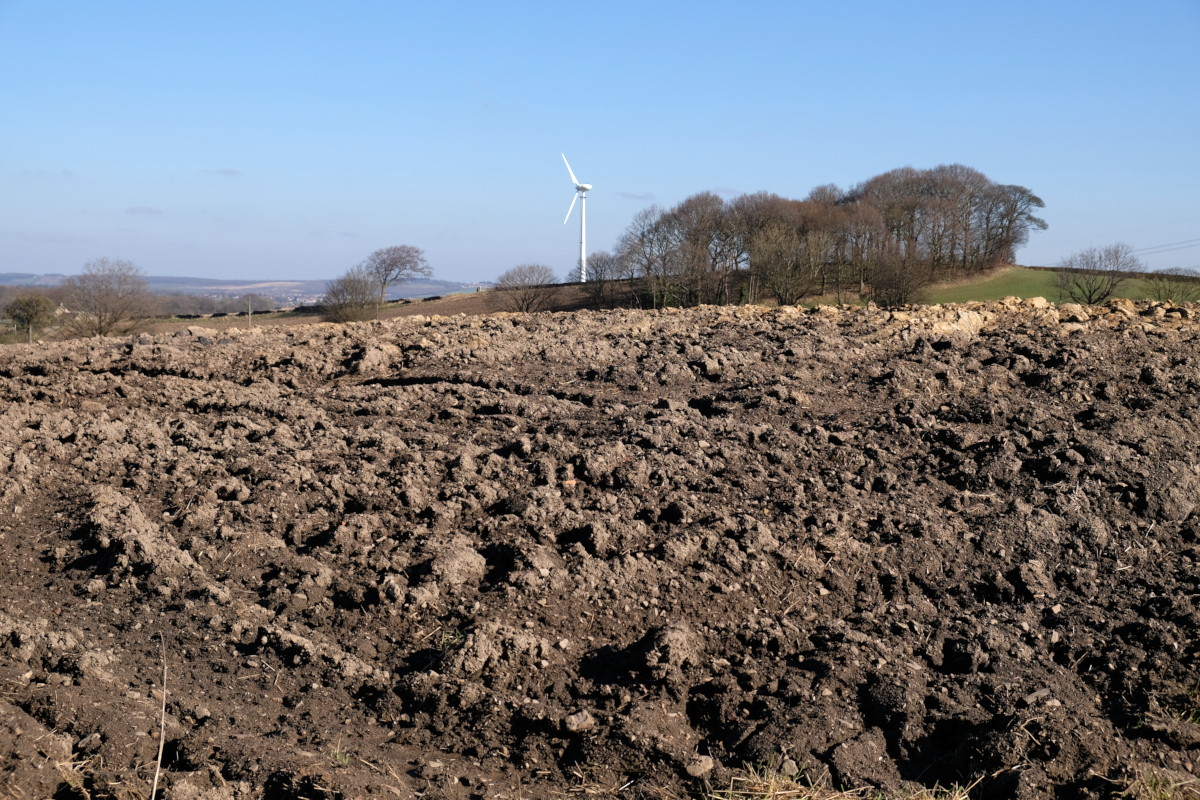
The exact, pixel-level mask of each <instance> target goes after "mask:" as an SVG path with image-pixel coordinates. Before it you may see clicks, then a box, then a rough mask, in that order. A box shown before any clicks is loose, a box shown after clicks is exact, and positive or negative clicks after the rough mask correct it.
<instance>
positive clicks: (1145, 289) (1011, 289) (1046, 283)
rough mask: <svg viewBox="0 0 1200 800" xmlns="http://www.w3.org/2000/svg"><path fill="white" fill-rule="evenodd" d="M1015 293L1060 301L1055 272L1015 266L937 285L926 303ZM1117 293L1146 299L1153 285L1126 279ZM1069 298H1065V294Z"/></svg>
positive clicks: (1014, 295) (992, 298)
mask: <svg viewBox="0 0 1200 800" xmlns="http://www.w3.org/2000/svg"><path fill="white" fill-rule="evenodd" d="M1010 295H1011V296H1013V297H1021V298H1025V297H1044V298H1046V299H1047V300H1049V301H1050V302H1052V303H1054V302H1058V300H1059V297H1058V281H1057V278H1056V276H1055V274H1054V273H1053V272H1049V271H1046V270H1038V269H1026V268H1025V267H1014V268H1013V269H1011V270H1009V271H1008V272H1005V273H1004V274H1003V275H999V276H997V277H995V278H991V279H990V280H985V281H980V282H979V283H964V284H961V285H959V286H949V287H944V288H939V287H935V288H933V289H931V290H929V292H927V293H926V295H925V297H924V298H923V299H924V302H926V303H931V304H932V303H969V302H971V301H972V300H981V301H988V300H1003V299H1004V298H1005V297H1008V296H1010ZM1116 296H1117V297H1128V298H1129V299H1130V300H1144V299H1146V298H1147V297H1149V296H1150V285H1149V283H1148V282H1147V281H1144V280H1132V281H1126V282H1125V283H1123V284H1121V286H1120V287H1119V288H1118V289H1117V294H1116ZM1064 301H1066V298H1064Z"/></svg>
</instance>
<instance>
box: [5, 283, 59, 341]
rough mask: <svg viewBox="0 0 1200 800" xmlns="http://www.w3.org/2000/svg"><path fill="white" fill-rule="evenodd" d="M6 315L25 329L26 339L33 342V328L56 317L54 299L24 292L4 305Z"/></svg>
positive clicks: (18, 326) (39, 326)
mask: <svg viewBox="0 0 1200 800" xmlns="http://www.w3.org/2000/svg"><path fill="white" fill-rule="evenodd" d="M4 313H5V315H6V316H7V317H8V318H9V319H11V320H12V321H13V324H15V325H16V326H17V328H18V329H20V328H24V329H25V336H26V341H27V342H29V343H30V344H32V343H33V329H34V328H41V327H43V326H45V325H46V324H47V323H48V322H50V321H51V320H53V319H54V301H53V300H51V299H50V298H49V297H46V295H44V294H40V293H36V292H35V293H33V294H24V295H21V296H20V297H18V298H17V299H16V300H13V301H12V302H11V303H9V304H8V305H7V306H5V307H4Z"/></svg>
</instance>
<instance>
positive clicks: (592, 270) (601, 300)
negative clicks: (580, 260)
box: [583, 250, 621, 311]
mask: <svg viewBox="0 0 1200 800" xmlns="http://www.w3.org/2000/svg"><path fill="white" fill-rule="evenodd" d="M587 264H588V276H587V277H588V279H587V282H586V283H584V284H583V291H584V293H585V294H587V296H588V299H589V300H591V301H592V305H594V306H595V307H596V310H597V311H599V310H602V309H604V308H605V307H607V306H609V305H611V304H612V299H613V287H614V284H615V283H616V282H617V281H618V280H620V278H621V265H620V263H619V260H618V259H617V257H616V256H614V255H613V254H612V253H609V252H608V251H607V250H600V251H597V252H595V253H592V254H591V255H590V256H588V260H587Z"/></svg>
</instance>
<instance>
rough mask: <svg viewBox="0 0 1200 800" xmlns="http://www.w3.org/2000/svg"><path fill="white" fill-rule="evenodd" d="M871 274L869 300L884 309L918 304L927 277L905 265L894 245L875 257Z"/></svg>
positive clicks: (921, 271) (923, 271)
mask: <svg viewBox="0 0 1200 800" xmlns="http://www.w3.org/2000/svg"><path fill="white" fill-rule="evenodd" d="M876 258H877V261H876V263H875V265H874V268H873V269H872V272H871V299H872V300H874V301H875V304H876V305H879V306H883V307H885V308H894V307H896V306H903V305H908V304H909V303H915V302H918V301H919V300H920V298H921V294H922V292H923V290H924V289H925V286H926V285H927V284H928V282H929V275H928V273H927V272H926V271H925V270H923V269H912V268H911V265H910V264H906V263H905V261H904V257H903V255H902V254H901V253H900V248H899V247H898V246H896V245H893V247H892V248H891V249H889V250H885V251H883V252H881V253H879V254H877V256H876Z"/></svg>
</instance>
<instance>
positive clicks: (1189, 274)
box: [1146, 267, 1200, 303]
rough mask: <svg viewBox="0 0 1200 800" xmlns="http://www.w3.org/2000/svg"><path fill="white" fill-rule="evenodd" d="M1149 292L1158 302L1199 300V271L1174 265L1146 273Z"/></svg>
mask: <svg viewBox="0 0 1200 800" xmlns="http://www.w3.org/2000/svg"><path fill="white" fill-rule="evenodd" d="M1146 280H1147V281H1148V282H1149V283H1150V294H1151V296H1153V297H1154V299H1155V300H1158V301H1159V302H1166V301H1168V300H1170V301H1171V302H1173V303H1194V302H1196V301H1197V300H1200V272H1197V271H1196V270H1194V269H1185V268H1183V267H1174V268H1172V269H1167V270H1163V271H1161V272H1151V273H1149V274H1148V275H1146Z"/></svg>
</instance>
